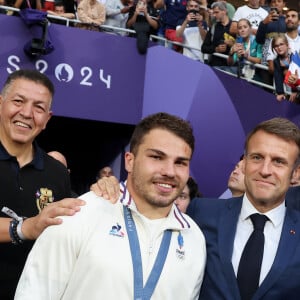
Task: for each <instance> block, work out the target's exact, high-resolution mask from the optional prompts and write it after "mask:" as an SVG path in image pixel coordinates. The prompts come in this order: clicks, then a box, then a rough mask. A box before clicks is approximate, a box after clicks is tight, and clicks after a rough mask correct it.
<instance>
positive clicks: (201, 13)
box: [176, 0, 207, 62]
mask: <svg viewBox="0 0 300 300" xmlns="http://www.w3.org/2000/svg"><path fill="white" fill-rule="evenodd" d="M186 9H187V16H186V18H185V19H184V20H183V21H182V20H181V21H180V22H179V25H178V26H177V27H176V36H177V37H183V44H184V45H186V46H190V47H194V48H199V49H201V45H202V43H203V40H204V39H205V36H206V33H207V23H206V22H205V14H207V12H206V9H205V8H202V7H201V6H200V4H199V3H198V2H197V1H196V0H189V1H188V2H187V6H186ZM183 55H185V56H187V57H190V58H192V59H194V60H199V61H202V62H203V61H204V60H203V53H202V52H201V51H199V50H195V49H190V48H185V47H184V48H183Z"/></svg>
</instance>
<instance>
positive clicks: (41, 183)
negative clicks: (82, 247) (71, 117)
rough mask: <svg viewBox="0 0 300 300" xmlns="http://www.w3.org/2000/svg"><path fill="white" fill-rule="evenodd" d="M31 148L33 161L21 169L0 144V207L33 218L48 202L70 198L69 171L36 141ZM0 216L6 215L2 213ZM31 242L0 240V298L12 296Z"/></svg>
mask: <svg viewBox="0 0 300 300" xmlns="http://www.w3.org/2000/svg"><path fill="white" fill-rule="evenodd" d="M34 149H35V154H34V158H33V160H32V162H31V163H29V164H27V165H25V166H23V167H22V168H20V167H19V164H18V162H17V159H16V157H13V156H11V155H10V154H8V153H7V151H6V150H5V148H4V147H3V145H2V144H1V143H0V210H1V209H2V207H3V206H7V207H8V208H10V209H12V210H14V211H15V212H16V213H17V214H18V215H19V216H25V217H32V216H35V215H37V214H38V213H39V211H40V210H41V209H43V207H44V206H45V205H47V203H51V202H53V201H57V200H61V199H63V198H66V197H71V184H70V176H69V173H68V170H67V169H66V168H65V167H64V166H63V165H62V164H61V163H60V162H59V161H57V160H55V159H54V158H52V157H50V156H49V155H47V154H46V152H44V151H43V150H42V149H41V148H40V147H39V146H38V145H37V143H34ZM0 216H1V217H6V215H5V214H3V213H2V212H0ZM32 245H33V242H32V241H26V242H24V243H23V244H22V245H18V246H15V245H13V244H12V243H0V270H1V272H0V299H5V300H9V299H13V295H14V291H15V288H16V285H17V282H18V279H19V277H20V275H21V272H22V270H23V267H24V264H25V261H26V258H27V255H28V253H29V251H30V249H31V247H32ZM45 255H47V253H45Z"/></svg>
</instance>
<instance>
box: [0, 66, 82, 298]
mask: <svg viewBox="0 0 300 300" xmlns="http://www.w3.org/2000/svg"><path fill="white" fill-rule="evenodd" d="M53 93H54V87H53V84H52V83H51V81H50V80H49V79H48V78H47V77H46V76H45V75H43V74H41V73H40V72H38V71H35V70H19V71H15V72H14V73H11V74H10V75H9V76H8V78H7V80H6V82H5V83H4V87H3V89H2V92H1V96H0V104H1V105H0V115H1V120H0V141H1V142H0V170H1V172H0V193H1V195H2V196H1V200H0V208H2V207H8V208H9V209H12V210H14V211H15V212H16V214H18V215H19V216H21V217H17V216H16V215H10V217H11V218H8V217H7V215H6V214H4V213H0V216H1V217H0V253H1V256H0V268H1V270H2V272H1V274H0V299H7V300H8V299H13V295H14V293H15V289H16V286H17V282H18V279H19V276H20V275H21V272H22V269H23V267H24V263H25V260H26V257H27V255H28V253H29V251H30V249H31V247H32V245H33V240H34V239H35V238H37V236H38V235H39V234H40V233H41V232H42V231H43V230H44V228H45V227H47V226H49V225H56V224H60V223H61V222H62V220H61V219H60V218H56V217H57V216H61V215H64V214H68V215H72V214H74V213H75V212H76V211H78V210H79V205H80V204H82V203H83V202H82V201H80V200H79V199H74V200H72V199H65V200H62V201H58V200H60V199H63V198H66V197H71V185H70V178H69V173H68V171H67V170H66V168H65V167H64V166H63V165H62V164H61V163H59V162H57V161H55V160H53V159H52V158H50V157H49V156H48V155H47V154H46V153H45V152H44V151H43V150H42V149H41V148H40V147H39V146H38V145H37V143H36V142H35V138H36V137H37V135H38V134H39V133H40V132H41V131H42V130H43V129H45V128H46V125H47V123H48V121H49V119H50V118H51V115H52V111H51V102H52V97H53ZM54 201H58V202H54ZM25 217H27V218H26V219H25Z"/></svg>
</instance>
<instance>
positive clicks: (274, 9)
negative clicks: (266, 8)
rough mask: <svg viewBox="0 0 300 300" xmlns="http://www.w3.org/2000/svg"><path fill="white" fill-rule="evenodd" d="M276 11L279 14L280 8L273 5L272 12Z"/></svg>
mask: <svg viewBox="0 0 300 300" xmlns="http://www.w3.org/2000/svg"><path fill="white" fill-rule="evenodd" d="M273 11H275V13H276V14H279V11H278V8H277V7H271V8H270V12H273Z"/></svg>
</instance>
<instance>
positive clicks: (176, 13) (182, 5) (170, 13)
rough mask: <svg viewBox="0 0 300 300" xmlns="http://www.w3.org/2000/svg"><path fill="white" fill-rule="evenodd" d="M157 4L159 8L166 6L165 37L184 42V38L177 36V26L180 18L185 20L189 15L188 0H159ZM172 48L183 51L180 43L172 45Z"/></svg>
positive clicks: (164, 14) (164, 16)
mask: <svg viewBox="0 0 300 300" xmlns="http://www.w3.org/2000/svg"><path fill="white" fill-rule="evenodd" d="M156 3H157V6H158V7H159V8H161V9H162V8H164V13H163V16H162V18H163V25H162V26H163V27H164V33H165V37H166V38H167V39H168V40H169V41H173V42H178V43H182V42H183V38H182V37H177V35H176V26H177V25H178V22H179V21H180V20H184V19H185V17H186V15H187V10H186V4H187V1H186V0H157V1H156ZM170 48H171V49H173V50H175V51H177V52H182V47H181V46H178V45H174V44H173V45H171V46H170Z"/></svg>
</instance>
